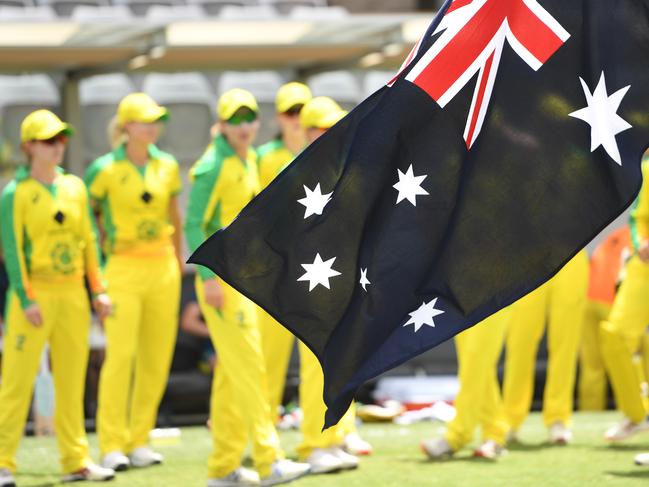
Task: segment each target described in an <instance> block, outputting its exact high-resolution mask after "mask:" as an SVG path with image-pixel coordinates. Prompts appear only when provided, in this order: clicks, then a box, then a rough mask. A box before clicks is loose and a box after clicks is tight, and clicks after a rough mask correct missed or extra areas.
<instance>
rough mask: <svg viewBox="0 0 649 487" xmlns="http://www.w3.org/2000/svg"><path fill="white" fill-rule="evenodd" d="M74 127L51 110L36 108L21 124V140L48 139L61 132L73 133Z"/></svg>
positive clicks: (65, 133)
mask: <svg viewBox="0 0 649 487" xmlns="http://www.w3.org/2000/svg"><path fill="white" fill-rule="evenodd" d="M73 133H74V129H73V128H72V126H71V125H69V124H67V123H65V122H63V121H62V120H61V119H60V118H59V117H57V116H56V115H54V114H53V113H52V112H50V111H49V110H36V111H35V112H32V113H30V114H29V115H27V116H26V117H25V119H24V120H23V123H22V124H21V125H20V140H21V142H29V141H30V140H47V139H51V138H52V137H56V136H57V135H59V134H64V135H68V136H69V135H72V134H73Z"/></svg>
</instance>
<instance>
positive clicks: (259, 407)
mask: <svg viewBox="0 0 649 487" xmlns="http://www.w3.org/2000/svg"><path fill="white" fill-rule="evenodd" d="M219 282H220V284H221V286H222V287H223V292H224V304H223V308H222V309H221V310H218V311H217V310H216V309H214V308H213V307H211V306H209V305H208V304H207V303H206V302H205V296H204V292H203V283H202V282H201V280H200V278H198V277H197V280H196V296H197V297H198V304H199V305H200V307H201V311H202V313H203V316H204V318H205V321H206V322H207V326H208V328H209V331H210V336H211V338H212V342H213V343H214V347H215V348H216V353H217V355H218V364H217V366H216V370H215V373H214V379H213V382H212V396H211V405H210V419H211V423H212V439H213V441H214V449H213V451H212V454H211V455H210V458H209V461H208V470H209V477H213V478H220V477H225V476H226V475H229V474H230V473H231V472H233V471H234V470H236V469H237V468H238V467H239V466H240V465H241V458H242V456H243V453H244V451H245V449H246V446H247V444H248V439H249V438H251V439H252V457H253V460H254V462H255V466H256V468H257V470H258V471H259V474H260V475H261V476H262V477H264V476H266V475H269V474H270V470H271V465H272V463H273V462H274V461H275V460H278V459H280V458H282V457H283V453H282V450H281V448H280V445H279V436H278V435H277V431H276V430H275V424H274V422H273V421H272V420H271V416H270V408H269V406H268V401H267V394H268V384H267V377H266V367H265V364H264V356H263V352H262V346H261V334H260V332H259V324H258V322H257V307H256V306H255V304H254V303H253V302H252V301H250V300H249V299H247V298H246V297H244V296H242V295H241V294H239V293H238V292H237V291H235V290H234V289H233V288H231V287H230V286H228V285H227V284H226V283H224V282H223V281H219Z"/></svg>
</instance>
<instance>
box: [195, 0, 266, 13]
mask: <svg viewBox="0 0 649 487" xmlns="http://www.w3.org/2000/svg"><path fill="white" fill-rule="evenodd" d="M187 3H188V4H190V5H200V6H201V8H202V9H203V10H204V11H205V13H206V14H207V15H210V16H217V15H219V14H220V13H221V10H223V8H224V7H228V6H229V7H247V6H253V5H257V2H256V0H187Z"/></svg>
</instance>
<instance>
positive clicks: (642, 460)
mask: <svg viewBox="0 0 649 487" xmlns="http://www.w3.org/2000/svg"><path fill="white" fill-rule="evenodd" d="M634 461H635V464H636V465H640V466H641V467H649V453H640V454H638V455H636V456H635V459H634ZM0 485H2V484H0Z"/></svg>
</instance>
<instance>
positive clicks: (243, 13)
mask: <svg viewBox="0 0 649 487" xmlns="http://www.w3.org/2000/svg"><path fill="white" fill-rule="evenodd" d="M277 17H278V13H277V11H276V10H275V9H274V8H273V7H271V6H269V5H254V6H250V7H235V6H231V5H227V6H225V7H223V8H222V9H221V11H220V12H219V19H222V20H268V19H276V18H277Z"/></svg>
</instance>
